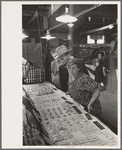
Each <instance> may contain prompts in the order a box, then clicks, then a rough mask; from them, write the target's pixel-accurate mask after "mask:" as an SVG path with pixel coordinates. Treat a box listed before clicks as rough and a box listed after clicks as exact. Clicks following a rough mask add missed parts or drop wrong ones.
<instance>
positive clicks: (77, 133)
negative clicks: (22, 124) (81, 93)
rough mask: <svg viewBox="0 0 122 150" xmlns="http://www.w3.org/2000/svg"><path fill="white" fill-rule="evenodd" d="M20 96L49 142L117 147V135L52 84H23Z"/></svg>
mask: <svg viewBox="0 0 122 150" xmlns="http://www.w3.org/2000/svg"><path fill="white" fill-rule="evenodd" d="M23 95H24V96H25V97H28V100H29V101H30V103H31V106H32V107H31V109H32V112H33V114H34V117H35V118H36V120H37V121H38V123H39V124H40V126H41V129H42V130H43V132H42V139H44V142H45V143H47V144H48V145H58V146H68V145H74V146H118V136H117V135H116V134H114V133H113V132H112V131H111V130H110V129H109V128H108V127H107V126H106V125H105V124H104V123H102V122H101V121H100V120H99V119H97V118H96V117H94V116H93V115H89V114H88V113H87V112H86V111H85V110H84V107H82V106H81V105H80V104H78V103H76V102H75V101H74V100H73V99H72V98H71V97H70V96H69V95H66V94H65V93H64V92H62V91H61V90H59V89H57V88H56V87H55V86H54V85H52V84H51V83H47V82H45V83H40V84H29V85H23ZM23 114H24V113H23ZM23 117H24V116H23ZM23 119H24V118H23Z"/></svg>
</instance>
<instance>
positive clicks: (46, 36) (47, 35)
mask: <svg viewBox="0 0 122 150" xmlns="http://www.w3.org/2000/svg"><path fill="white" fill-rule="evenodd" d="M41 38H42V39H46V40H51V39H55V38H56V37H54V36H51V35H50V33H49V30H47V33H46V35H45V36H42V37H41Z"/></svg>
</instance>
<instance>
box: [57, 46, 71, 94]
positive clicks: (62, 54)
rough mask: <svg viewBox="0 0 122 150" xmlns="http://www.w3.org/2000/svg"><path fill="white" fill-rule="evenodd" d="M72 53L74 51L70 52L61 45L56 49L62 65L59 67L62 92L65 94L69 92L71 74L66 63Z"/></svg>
mask: <svg viewBox="0 0 122 150" xmlns="http://www.w3.org/2000/svg"><path fill="white" fill-rule="evenodd" d="M71 52H72V50H68V49H67V47H66V46H65V45H60V46H59V47H58V48H56V53H57V55H58V57H57V59H58V60H59V61H60V63H61V65H60V66H59V80H60V86H61V90H62V91H63V92H67V91H68V78H69V73H68V70H67V68H66V62H67V60H68V56H69V54H70V53H71Z"/></svg>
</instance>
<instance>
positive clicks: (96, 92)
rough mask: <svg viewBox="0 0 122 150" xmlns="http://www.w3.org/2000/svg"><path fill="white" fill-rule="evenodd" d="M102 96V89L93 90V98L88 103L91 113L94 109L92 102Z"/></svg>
mask: <svg viewBox="0 0 122 150" xmlns="http://www.w3.org/2000/svg"><path fill="white" fill-rule="evenodd" d="M99 96H100V89H99V88H98V89H97V90H96V91H94V92H93V94H92V97H91V100H90V102H89V104H88V112H89V113H90V110H92V104H93V103H94V102H95V101H96V100H97V98H98V97H99Z"/></svg>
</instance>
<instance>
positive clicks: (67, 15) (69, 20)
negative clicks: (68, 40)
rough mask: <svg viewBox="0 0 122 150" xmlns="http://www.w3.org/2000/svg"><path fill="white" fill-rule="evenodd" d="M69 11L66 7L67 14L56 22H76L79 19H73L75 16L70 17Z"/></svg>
mask: <svg viewBox="0 0 122 150" xmlns="http://www.w3.org/2000/svg"><path fill="white" fill-rule="evenodd" d="M68 10H69V8H67V7H66V8H65V14H63V15H61V16H59V17H57V18H56V20H57V21H59V22H64V23H66V22H76V21H77V20H78V19H77V18H76V17H73V16H71V15H69V14H68Z"/></svg>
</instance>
